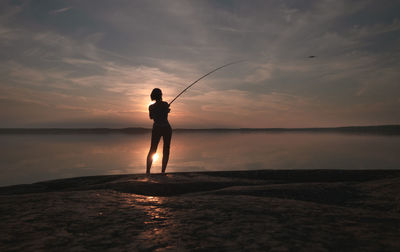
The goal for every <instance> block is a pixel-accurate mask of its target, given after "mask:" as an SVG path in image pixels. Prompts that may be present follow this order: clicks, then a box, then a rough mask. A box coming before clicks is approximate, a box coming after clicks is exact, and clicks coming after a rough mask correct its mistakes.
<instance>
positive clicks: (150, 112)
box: [149, 106, 153, 119]
mask: <svg viewBox="0 0 400 252" xmlns="http://www.w3.org/2000/svg"><path fill="white" fill-rule="evenodd" d="M149 117H150V119H153V108H152V107H151V106H149Z"/></svg>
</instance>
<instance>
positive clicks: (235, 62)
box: [169, 60, 244, 105]
mask: <svg viewBox="0 0 400 252" xmlns="http://www.w3.org/2000/svg"><path fill="white" fill-rule="evenodd" d="M243 61H244V60H240V61H234V62H231V63H228V64H225V65H223V66H220V67H218V68H216V69H214V70H212V71H211V72H208V73H206V74H205V75H203V76H201V77H200V78H198V79H197V80H195V81H194V82H193V83H192V84H190V85H189V86H187V87H186V88H185V89H184V90H182V92H180V93H179V94H178V95H177V96H176V97H175V98H174V99H173V100H172V101H171V102H170V103H169V105H171V104H172V103H173V102H174V101H175V100H176V99H178V97H179V96H181V94H183V93H185V91H186V90H188V89H189V88H190V87H191V86H193V85H194V84H196V83H197V82H198V81H200V80H201V79H203V78H205V77H207V76H208V75H210V74H212V73H214V72H216V71H218V70H219V69H221V68H224V67H227V66H230V65H233V64H237V63H240V62H243Z"/></svg>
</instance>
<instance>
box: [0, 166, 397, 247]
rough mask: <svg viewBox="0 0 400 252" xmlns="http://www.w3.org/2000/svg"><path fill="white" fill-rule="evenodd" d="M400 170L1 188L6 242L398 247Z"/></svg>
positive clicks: (126, 178)
mask: <svg viewBox="0 0 400 252" xmlns="http://www.w3.org/2000/svg"><path fill="white" fill-rule="evenodd" d="M399 195H400V172H398V171H347V172H346V171H323V170H321V171H251V172H250V171H249V172H217V173H176V174H168V175H167V176H161V175H152V176H151V177H150V178H147V177H145V176H144V175H118V176H97V177H86V178H72V179H64V180H55V181H48V182H41V183H36V184H32V185H19V186H12V187H3V188H0V217H1V220H2V223H1V226H0V233H1V234H2V235H1V236H0V250H1V251H210V250H212V251H243V250H245V251H265V250H272V251H289V250H290V251H399V249H400V241H399V239H398V237H400V196H399Z"/></svg>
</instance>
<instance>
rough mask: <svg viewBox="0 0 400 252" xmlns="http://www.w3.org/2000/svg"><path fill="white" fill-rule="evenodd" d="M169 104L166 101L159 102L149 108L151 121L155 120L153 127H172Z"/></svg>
mask: <svg viewBox="0 0 400 252" xmlns="http://www.w3.org/2000/svg"><path fill="white" fill-rule="evenodd" d="M169 111H170V109H169V104H168V103H167V102H164V101H158V102H156V103H154V104H151V105H150V106H149V116H150V119H153V120H154V124H153V127H156V126H157V127H166V126H170V125H169V122H168V113H169Z"/></svg>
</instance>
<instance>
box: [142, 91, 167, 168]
mask: <svg viewBox="0 0 400 252" xmlns="http://www.w3.org/2000/svg"><path fill="white" fill-rule="evenodd" d="M150 98H151V100H152V101H156V102H155V103H153V104H151V105H150V106H149V116H150V119H153V120H154V123H153V130H152V132H151V146H150V151H149V154H148V155H147V169H146V174H147V175H149V174H150V169H151V165H152V163H153V156H154V154H155V153H156V151H157V146H158V143H159V142H160V138H161V137H163V142H164V146H163V158H162V168H161V171H162V173H165V169H166V168H167V163H168V159H169V147H170V144H171V135H172V129H171V126H170V125H169V122H168V113H169V112H170V109H169V104H168V103H167V102H164V101H163V100H162V92H161V89H159V88H155V89H153V91H152V92H151V95H150Z"/></svg>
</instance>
